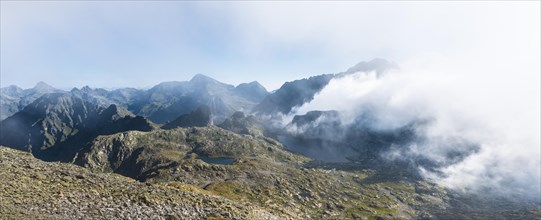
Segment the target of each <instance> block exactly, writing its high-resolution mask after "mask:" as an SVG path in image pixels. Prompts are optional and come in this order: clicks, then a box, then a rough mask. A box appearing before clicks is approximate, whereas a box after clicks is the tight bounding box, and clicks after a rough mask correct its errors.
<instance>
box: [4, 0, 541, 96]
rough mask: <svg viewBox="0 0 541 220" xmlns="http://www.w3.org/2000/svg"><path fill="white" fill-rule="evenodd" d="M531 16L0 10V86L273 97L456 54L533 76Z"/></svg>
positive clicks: (291, 6) (311, 6) (130, 6)
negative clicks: (209, 87) (326, 78)
mask: <svg viewBox="0 0 541 220" xmlns="http://www.w3.org/2000/svg"><path fill="white" fill-rule="evenodd" d="M539 13H540V12H539V2H476V3H469V2H459V3H453V2H412V3H409V2H379V3H378V2H184V1H178V2H177V1H161V2H155V1H144V2H141V1H114V2H106V1H74V2H68V1H43V2H41V1H21V2H18V1H2V2H1V33H0V34H1V51H0V52H1V63H0V64H1V66H0V71H1V72H0V73H1V75H0V79H1V81H0V85H1V86H2V87H4V86H7V85H10V84H16V85H19V86H22V87H25V88H26V87H31V86H33V85H34V84H35V83H36V82H38V81H45V82H47V83H49V84H51V85H53V86H55V87H59V88H70V87H73V86H77V87H81V86H84V85H90V86H91V87H108V88H112V87H150V86H153V85H155V84H157V83H159V82H163V81H173V80H176V81H183V80H189V79H190V78H191V77H192V76H193V75H195V74H196V73H202V74H205V75H208V76H211V77H213V78H215V79H217V80H220V81H222V82H226V83H231V84H238V83H242V82H250V81H253V80H257V81H259V82H260V83H262V84H263V85H264V86H265V87H267V89H269V90H272V89H277V88H278V87H279V86H280V85H281V84H282V83H283V82H285V81H289V80H294V79H299V78H303V77H307V76H311V75H317V74H324V73H336V72H340V71H343V70H346V69H347V68H349V67H350V66H353V65H355V64H356V63H357V62H360V61H366V60H371V59H373V58H377V57H378V58H385V59H389V60H392V61H395V62H397V63H398V64H399V65H400V64H403V63H408V62H410V61H411V60H423V59H425V58H433V57H444V58H445V59H449V60H455V58H460V57H462V56H463V55H464V54H476V55H478V57H480V58H481V59H486V60H487V61H490V59H493V61H494V62H493V63H498V61H497V60H500V59H501V60H504V59H505V57H509V56H518V57H521V58H524V59H526V60H528V62H527V64H528V65H531V68H529V70H530V71H538V68H537V67H534V66H533V64H537V61H535V62H534V60H536V59H537V58H539V26H540V24H539V20H540V17H539ZM498 53H501V54H502V56H501V57H496V56H495V55H494V54H498ZM503 55H505V56H503ZM530 59H531V61H530ZM537 60H539V59H537ZM509 62H513V61H509ZM517 62H518V63H517V64H521V65H522V64H523V61H521V60H519V61H517ZM537 73H538V72H537Z"/></svg>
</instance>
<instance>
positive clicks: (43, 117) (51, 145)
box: [0, 93, 154, 161]
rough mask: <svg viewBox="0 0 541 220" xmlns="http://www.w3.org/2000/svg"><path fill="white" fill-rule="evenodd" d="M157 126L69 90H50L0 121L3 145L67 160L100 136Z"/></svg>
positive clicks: (0, 138)
mask: <svg viewBox="0 0 541 220" xmlns="http://www.w3.org/2000/svg"><path fill="white" fill-rule="evenodd" d="M153 127H154V126H153V125H152V124H151V123H150V122H148V121H147V120H146V119H144V118H142V117H139V116H138V117H136V116H134V115H133V114H131V113H130V112H128V111H127V110H124V109H119V108H117V107H116V106H115V105H111V106H109V107H108V108H102V107H100V106H97V105H95V104H92V103H89V102H86V101H83V100H82V99H80V98H77V97H75V96H73V95H70V94H67V93H50V94H46V95H43V96H42V97H40V98H39V99H37V100H35V101H34V102H32V103H31V104H29V105H28V106H26V107H25V108H24V109H23V110H22V111H20V112H18V113H16V114H15V115H13V116H11V117H9V118H7V119H5V120H3V121H2V122H1V123H0V130H1V133H0V142H1V143H0V144H2V145H5V146H9V147H12V148H15V149H20V150H26V151H30V152H32V153H33V154H34V155H35V156H36V157H38V158H42V159H46V160H62V161H64V160H69V158H70V157H71V156H72V155H73V154H74V153H75V152H76V151H77V150H78V149H79V148H80V147H82V146H83V145H84V144H85V143H86V142H87V141H89V140H91V139H92V138H94V137H95V136H97V135H102V134H112V133H116V132H120V131H126V130H143V131H149V130H152V129H153Z"/></svg>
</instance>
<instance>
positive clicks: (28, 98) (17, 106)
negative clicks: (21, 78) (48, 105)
mask: <svg viewBox="0 0 541 220" xmlns="http://www.w3.org/2000/svg"><path fill="white" fill-rule="evenodd" d="M53 92H63V91H62V90H59V89H55V88H54V87H52V86H50V85H47V84H46V83H44V82H38V83H37V84H36V86H34V87H33V88H30V89H21V88H19V87H17V86H14V85H11V86H8V87H5V88H2V89H1V90H0V120H4V119H6V118H7V117H9V116H12V115H13V114H15V113H17V112H18V111H20V110H22V109H23V108H24V107H25V106H27V105H28V104H30V103H32V102H33V101H34V100H36V99H37V98H39V97H40V96H42V95H44V94H47V93H53Z"/></svg>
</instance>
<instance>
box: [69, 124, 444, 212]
mask: <svg viewBox="0 0 541 220" xmlns="http://www.w3.org/2000/svg"><path fill="white" fill-rule="evenodd" d="M74 162H75V163H76V164H79V165H81V166H84V167H87V168H89V169H91V170H94V171H100V172H116V173H119V174H122V175H125V176H128V177H132V178H135V179H138V180H141V181H145V182H149V183H154V184H164V185H168V186H176V185H178V184H181V185H182V184H190V185H195V186H197V188H195V189H194V190H196V191H204V192H207V193H210V194H213V195H220V196H223V197H226V198H229V199H231V200H234V201H239V202H249V203H250V204H254V205H257V206H260V207H263V208H265V209H266V210H268V211H269V212H271V213H273V214H276V215H286V216H288V217H289V218H295V219H306V218H316V219H358V218H377V217H381V218H390V219H393V218H414V217H420V216H421V217H422V216H424V217H430V216H432V215H431V212H432V210H440V209H444V208H445V207H446V206H447V203H446V199H447V198H448V196H447V192H446V191H445V190H443V189H442V188H439V187H436V186H435V185H433V184H429V183H427V182H424V181H421V180H416V179H415V178H414V177H412V176H410V175H409V173H407V172H402V171H400V170H398V171H393V172H389V173H388V175H383V174H382V173H378V172H377V171H376V170H371V169H363V168H360V167H358V166H357V165H355V164H349V165H347V164H326V163H319V162H315V161H312V162H311V160H310V159H308V158H306V157H303V156H300V155H297V154H294V153H291V152H289V151H287V150H286V149H285V148H284V146H283V145H281V144H280V143H279V142H277V141H275V140H273V139H269V138H266V137H264V136H250V135H239V134H236V133H233V132H230V131H226V130H223V129H220V128H218V127H214V126H210V127H197V128H177V129H172V130H156V131H151V132H138V131H130V132H123V133H119V134H114V135H109V136H100V137H98V138H96V139H95V140H94V141H93V142H92V144H90V145H89V146H87V147H86V148H84V149H83V150H82V151H80V152H79V154H78V155H77V157H76V159H75V161H74Z"/></svg>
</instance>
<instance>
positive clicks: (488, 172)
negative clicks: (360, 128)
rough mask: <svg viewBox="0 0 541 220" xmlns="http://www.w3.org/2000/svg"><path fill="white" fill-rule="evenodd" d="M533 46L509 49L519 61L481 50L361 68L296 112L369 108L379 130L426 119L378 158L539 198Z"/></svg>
mask: <svg viewBox="0 0 541 220" xmlns="http://www.w3.org/2000/svg"><path fill="white" fill-rule="evenodd" d="M538 51H539V48H532V49H531V51H530V53H529V54H523V53H521V52H519V51H514V52H517V53H518V54H520V57H522V59H520V60H517V59H515V58H511V57H510V58H507V57H505V56H494V55H490V54H485V55H486V56H483V57H477V58H475V59H474V58H473V57H470V56H467V55H465V56H463V57H449V58H445V59H444V58H441V57H440V58H434V59H432V60H423V61H419V62H409V63H407V64H406V65H403V66H401V67H400V69H398V70H393V71H391V72H389V73H388V74H386V75H383V76H381V77H377V76H376V74H375V73H370V72H368V73H366V72H358V73H356V74H353V75H348V76H345V77H342V78H336V79H333V80H331V81H330V83H329V84H328V86H327V87H325V88H324V89H323V90H322V91H321V92H320V93H319V94H317V95H316V96H315V97H314V100H313V101H312V102H310V103H307V104H305V105H303V106H301V107H299V108H298V109H296V112H295V113H294V114H304V113H306V112H309V111H312V110H332V109H335V110H339V111H340V112H341V114H342V115H344V117H343V118H342V120H343V123H345V124H347V123H353V122H354V120H353V119H355V118H356V117H358V116H359V115H362V114H365V113H366V112H370V114H372V115H373V116H372V117H373V123H371V124H370V125H369V126H370V127H372V129H383V130H386V129H397V128H400V127H402V126H405V125H407V124H408V123H412V122H416V121H423V120H424V121H428V123H427V124H424V125H423V126H420V127H418V128H417V129H416V132H417V133H418V135H419V136H420V137H421V138H420V139H419V140H417V141H415V142H413V143H410V144H409V145H407V146H400V147H394V148H391V149H390V150H388V151H387V152H384V153H383V155H382V156H384V158H387V159H391V160H417V159H419V158H424V159H429V160H430V161H433V162H434V163H436V164H438V165H439V166H438V168H436V169H435V170H431V169H428V168H427V167H423V166H422V165H420V166H419V169H420V170H421V171H422V173H423V174H424V176H425V177H426V178H428V179H430V180H432V181H435V182H437V183H439V184H441V185H443V186H447V187H450V188H453V189H457V190H461V191H466V192H479V191H482V190H489V191H490V192H493V193H496V194H500V195H521V196H527V197H533V198H535V199H538V198H539V195H540V194H541V189H540V186H541V149H540V146H541V143H540V139H541V137H540V127H541V125H540V123H541V118H540V115H539V112H541V109H540V102H541V101H540V100H541V97H540V96H541V95H540V94H541V93H540V91H539V90H540V86H539V82H540V75H539V72H540V69H539V68H540V67H539V61H533V60H535V59H539V54H538ZM477 52H478V53H481V52H483V51H477ZM507 52H511V51H507ZM536 52H537V54H536ZM507 54H513V53H507ZM515 54H516V53H515ZM524 55H528V56H524ZM523 59H524V60H523ZM472 61H475V62H472ZM457 155H467V156H466V157H462V156H460V157H457Z"/></svg>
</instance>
